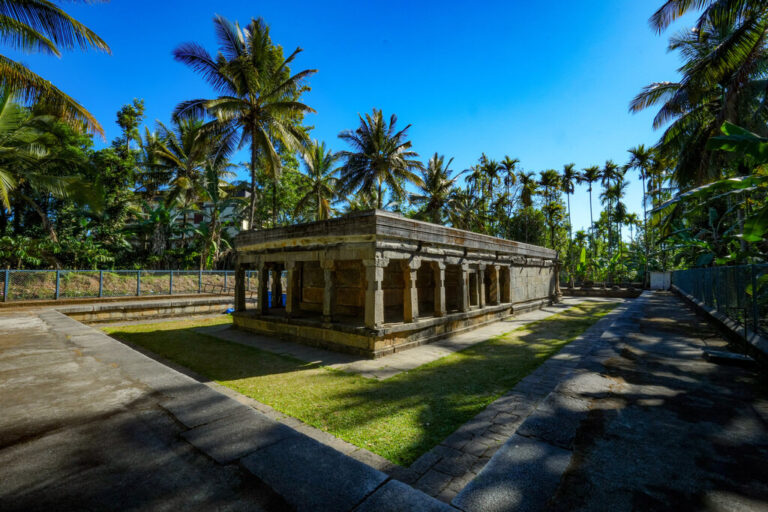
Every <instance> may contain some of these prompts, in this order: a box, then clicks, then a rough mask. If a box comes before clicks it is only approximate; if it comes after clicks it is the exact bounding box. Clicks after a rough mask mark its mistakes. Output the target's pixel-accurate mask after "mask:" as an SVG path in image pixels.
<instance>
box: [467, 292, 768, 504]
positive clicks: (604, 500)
mask: <svg viewBox="0 0 768 512" xmlns="http://www.w3.org/2000/svg"><path fill="white" fill-rule="evenodd" d="M592 334H593V340H592V343H591V344H592V349H591V350H590V352H589V353H588V355H586V356H584V357H581V358H580V360H579V364H578V365H577V366H576V367H575V368H574V369H573V370H572V371H571V372H569V373H568V374H567V375H566V376H565V378H564V379H563V381H562V382H561V383H560V384H559V385H558V386H557V387H556V389H555V390H554V391H553V392H552V393H550V394H549V395H548V396H547V397H546V398H545V399H544V400H543V401H542V402H541V403H540V404H539V405H538V406H537V407H536V408H535V410H534V411H533V413H532V414H530V416H528V418H527V419H526V420H525V421H524V422H523V423H522V424H521V425H520V426H519V427H518V428H517V430H516V431H515V432H514V433H512V435H511V437H510V438H509V439H508V440H507V441H506V442H505V443H504V445H503V446H502V447H501V448H500V449H499V450H497V451H496V452H495V454H494V455H493V457H492V458H491V460H490V461H489V462H488V464H487V465H486V466H485V467H484V468H483V470H482V471H481V472H480V473H479V475H478V476H477V477H476V478H475V479H473V480H472V481H471V482H470V483H469V484H468V485H467V486H466V487H465V488H464V489H463V490H462V491H461V492H460V493H459V494H458V496H457V497H456V498H455V499H454V500H453V501H452V504H453V505H454V506H456V507H457V508H460V509H462V510H464V511H466V512H473V511H483V512H493V511H506V510H510V511H511V510H545V509H546V510H563V511H572V510H594V511H598V510H611V511H619V512H620V511H630V510H712V511H736V510H739V511H765V510H768V479H767V478H766V472H765V470H766V468H767V467H768V389H767V388H766V381H765V376H764V375H763V376H760V375H759V374H758V373H757V372H756V371H755V370H750V369H744V368H738V367H733V366H719V365H716V364H713V363H710V362H707V361H705V360H704V359H703V358H702V349H704V348H716V349H720V350H723V349H726V350H727V349H729V348H732V347H729V345H728V343H727V342H726V341H725V340H723V339H722V338H721V337H720V336H719V335H718V333H717V332H715V331H714V330H713V329H712V328H711V327H710V326H709V325H708V324H707V323H705V322H704V321H702V320H701V319H700V318H698V317H697V316H696V315H695V314H694V313H693V312H692V311H691V310H690V309H689V308H688V307H687V306H686V305H685V304H684V303H683V302H682V301H681V300H680V299H679V298H677V297H675V296H673V295H671V294H669V293H650V292H646V293H644V294H643V296H642V297H641V298H640V299H637V300H636V301H634V302H633V303H632V304H631V306H629V308H628V309H627V311H626V312H624V313H623V314H622V315H621V316H620V317H619V318H617V319H616V320H615V321H614V322H612V324H611V325H610V326H609V327H608V328H607V329H605V330H604V332H602V333H592Z"/></svg>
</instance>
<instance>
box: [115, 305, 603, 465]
mask: <svg viewBox="0 0 768 512" xmlns="http://www.w3.org/2000/svg"><path fill="white" fill-rule="evenodd" d="M615 306H616V304H615V303H584V304H581V305H579V306H575V307H572V308H570V309H568V310H566V311H564V312H562V313H559V314H556V315H553V316H551V317H548V318H547V319H545V320H540V321H537V322H533V323H531V324H528V325H526V326H523V327H520V328H518V329H516V330H514V331H511V332H509V333H506V334H504V335H502V336H498V337H496V338H493V339H490V340H488V341H485V342H483V343H479V344H477V345H474V346H472V347H470V348H468V349H466V350H463V351H461V352H456V353H454V354H451V355H449V356H447V357H444V358H442V359H439V360H437V361H433V362H432V363H429V364H426V365H423V366H420V367H419V368H416V369H414V370H411V371H408V372H404V373H401V374H399V375H396V376H395V377H392V378H390V379H387V380H383V381H379V380H375V379H368V378H364V377H361V376H360V375H356V374H350V373H345V372H341V371H335V370H331V369H328V368H325V367H322V366H319V365H317V364H310V363H305V362H303V361H298V360H296V359H292V358H289V357H285V356H280V355H276V354H272V353H270V352H265V351H261V350H257V349H254V348H251V347H246V346H243V345H239V344H236V343H231V342H227V341H223V340H220V339H218V338H215V337H212V336H209V335H205V334H201V333H198V332H195V331H193V330H192V329H193V328H195V327H200V326H203V325H213V324H216V323H219V324H220V323H227V322H230V321H231V320H230V319H228V318H223V319H213V320H189V321H174V322H166V323H155V324H139V325H128V326H119V327H111V328H107V329H105V331H106V332H108V333H109V334H111V335H112V336H114V337H116V338H119V339H123V340H126V341H128V342H130V343H135V344H137V345H140V346H142V347H144V348H146V349H148V350H150V351H152V352H154V353H156V354H158V355H160V356H162V357H165V358H167V359H170V360H172V361H175V362H176V363H178V364H181V365H183V366H186V367H188V368H190V369H192V370H194V371H195V372H197V373H200V374H202V375H204V376H206V377H207V378H210V379H211V380H214V381H216V382H218V383H220V384H222V385H224V386H228V387H230V388H232V389H234V390H235V391H238V392H239V393H242V394H244V395H247V396H250V397H252V398H254V399H256V400H258V401H260V402H262V403H265V404H268V405H270V406H271V407H273V408H275V409H277V410H278V411H280V412H283V413H285V414H288V415H290V416H293V417H295V418H298V419H299V420H301V421H303V422H305V423H307V424H309V425H312V426H314V427H317V428H320V429H322V430H325V431H327V432H330V433H331V434H333V435H334V436H336V437H339V438H341V439H344V440H346V441H348V442H350V443H353V444H355V445H357V446H360V447H362V448H366V449H368V450H370V451H372V452H374V453H377V454H379V455H381V456H382V457H385V458H387V459H389V460H390V461H392V462H395V463H397V464H400V465H404V466H407V465H409V464H411V463H412V462H413V461H414V460H416V459H417V458H418V457H419V456H420V455H421V454H423V453H424V452H426V451H428V450H429V449H431V448H432V447H433V446H435V445H436V444H438V443H440V442H441V441H442V440H443V439H445V437H447V436H448V435H449V434H451V433H452V432H453V431H454V430H456V429H457V428H458V427H460V426H461V425H462V424H463V423H465V422H467V421H468V420H470V419H471V418H472V417H473V416H475V415H476V414H478V413H479V412H480V411H482V410H483V409H484V408H485V407H486V406H488V404H490V403H491V402H493V401H494V400H496V399H497V398H499V397H500V396H501V395H503V394H504V393H506V392H507V391H509V390H510V389H511V388H513V387H514V386H515V384H516V383H517V382H518V381H519V380H520V379H522V378H523V377H525V376H526V375H527V374H529V373H530V372H531V371H533V370H534V369H535V368H536V367H538V366H539V365H540V364H541V363H543V362H544V361H545V360H546V359H547V358H548V357H550V356H552V355H553V354H555V353H556V352H557V351H558V350H559V349H560V348H561V347H563V345H565V344H567V343H568V342H570V341H571V340H573V339H574V338H575V337H576V336H578V335H579V334H581V333H582V332H583V331H584V330H586V329H587V328H588V327H589V326H591V325H592V324H594V323H595V322H596V321H597V320H598V319H599V318H600V317H602V316H603V315H605V314H607V313H608V312H609V311H610V310H612V309H613V308H614V307H615Z"/></svg>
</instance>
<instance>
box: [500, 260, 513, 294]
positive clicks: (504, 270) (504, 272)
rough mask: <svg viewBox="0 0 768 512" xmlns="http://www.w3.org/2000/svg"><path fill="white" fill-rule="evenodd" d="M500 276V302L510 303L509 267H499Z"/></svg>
mask: <svg viewBox="0 0 768 512" xmlns="http://www.w3.org/2000/svg"><path fill="white" fill-rule="evenodd" d="M500 275H501V276H503V277H504V279H502V280H501V302H504V303H509V302H512V269H511V268H510V267H509V265H503V266H502V267H501V274H500Z"/></svg>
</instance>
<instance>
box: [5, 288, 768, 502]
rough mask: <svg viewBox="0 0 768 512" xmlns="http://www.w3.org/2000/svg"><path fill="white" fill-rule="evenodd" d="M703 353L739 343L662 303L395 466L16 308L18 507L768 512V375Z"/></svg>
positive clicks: (12, 405)
mask: <svg viewBox="0 0 768 512" xmlns="http://www.w3.org/2000/svg"><path fill="white" fill-rule="evenodd" d="M705 347H710V348H717V349H721V350H722V349H726V350H728V349H732V348H733V347H731V346H729V344H728V343H727V342H725V341H724V340H723V339H722V338H721V337H720V336H719V335H718V334H717V333H716V332H715V331H714V330H712V329H711V328H710V327H709V325H708V324H706V323H705V322H703V321H701V320H700V319H699V318H697V317H696V316H695V315H694V314H693V313H692V311H691V310H690V309H689V308H688V307H687V306H686V305H685V304H684V303H683V302H682V301H681V300H680V299H678V298H676V297H674V296H672V295H670V294H664V293H645V294H644V295H643V296H642V297H641V298H640V299H636V300H634V301H628V302H625V303H624V304H622V305H621V306H619V307H618V308H617V309H616V310H614V311H613V312H612V313H610V314H609V315H607V316H606V317H604V318H603V319H601V320H600V321H599V322H598V323H597V324H595V325H594V326H593V327H592V328H590V329H589V330H587V331H586V332H585V333H584V334H583V335H582V336H580V337H579V338H578V339H577V340H576V341H574V342H572V343H570V344H569V345H567V346H566V347H564V348H563V350H561V351H560V352H559V353H558V354H557V355H555V356H553V357H552V358H550V359H549V360H547V361H546V362H545V363H544V364H543V365H542V366H540V367H539V368H538V369H537V370H536V371H534V372H533V373H532V374H530V375H529V376H528V377H526V378H525V379H523V380H522V381H521V382H520V383H519V384H518V385H517V386H516V387H515V388H514V389H513V390H512V391H510V392H509V393H508V394H507V395H505V396H504V397H502V398H500V399H499V400H497V401H496V402H494V403H493V404H491V405H490V406H489V407H488V408H487V409H486V410H484V411H483V412H481V413H480V414H479V415H478V416H477V417H475V418H474V419H472V420H471V421H470V422H468V423H467V424H465V425H463V426H462V427H460V428H459V429H458V430H457V431H456V432H455V433H453V434H452V435H451V436H449V437H448V438H447V439H445V440H444V441H443V443H441V444H440V445H439V446H437V447H436V448H435V449H433V450H431V451H430V452H428V453H427V454H425V455H424V456H422V457H421V458H420V459H418V460H417V461H416V462H415V463H414V464H412V465H411V466H410V467H409V468H399V467H397V466H394V465H390V466H389V467H387V468H383V467H381V468H380V469H382V470H383V471H380V470H379V469H376V466H377V465H379V463H380V462H381V461H380V460H371V461H365V460H363V462H366V463H362V462H361V456H360V453H363V452H362V451H360V452H358V451H355V450H353V449H352V448H350V447H351V445H349V446H347V445H346V444H345V443H343V442H340V441H338V440H334V438H332V437H331V436H329V435H327V434H325V436H326V438H323V437H322V436H313V435H312V434H313V433H312V432H311V431H304V430H303V428H302V424H301V423H300V422H297V421H296V420H293V419H292V418H283V421H280V422H278V421H275V418H273V417H272V416H271V414H270V413H269V410H268V409H263V410H262V409H260V408H259V406H260V404H258V403H250V402H249V401H248V400H245V399H243V398H242V397H239V396H238V395H236V394H235V393H234V392H229V393H225V394H222V393H220V392H218V391H217V390H216V389H213V387H215V386H207V385H205V384H203V383H201V382H199V381H197V380H195V379H193V378H190V377H189V376H187V375H183V374H182V373H179V372H176V371H174V370H173V369H172V368H169V367H168V366H165V365H162V364H160V363H159V362H157V361H155V360H153V359H150V358H148V357H145V356H144V355H142V354H140V353H139V352H137V351H135V350H132V349H130V348H129V347H127V346H126V345H124V344H122V343H119V342H117V341H116V340H113V339H111V338H109V337H108V336H106V335H104V334H103V333H101V332H99V331H96V330H94V329H92V328H90V327H87V326H84V325H82V324H80V323H78V322H76V321H74V320H72V319H70V318H67V317H66V316H64V315H62V314H61V313H58V312H56V311H52V310H48V311H38V312H21V313H15V314H13V315H10V314H0V411H2V414H0V510H3V511H5V510H25V511H26V510H53V509H55V510H83V509H93V510H103V509H116V508H118V509H120V510H126V509H127V510H131V509H133V510H148V509H149V510H177V509H183V510H187V509H193V510H195V509H197V510H209V509H217V510H284V509H299V510H355V511H359V510H365V511H368V510H370V511H384V512H386V511H388V510H392V511H395V510H398V511H399V510H435V511H438V510H444V511H449V510H454V512H455V511H456V510H462V511H464V512H474V511H484V512H485V511H489V512H492V511H506V510H509V511H512V510H568V511H570V510H611V511H614V510H616V511H623V510H627V511H629V510H676V511H677V510H717V511H720V510H722V511H726V510H729V511H730V510H748V511H752V510H754V511H760V510H768V480H766V478H765V468H766V467H767V466H768V387H766V381H765V377H762V380H761V377H760V376H759V374H757V373H756V371H755V370H751V369H745V368H738V367H731V366H718V365H716V364H713V363H710V362H707V361H705V360H704V359H702V357H701V351H702V348H705ZM233 398H235V399H233ZM261 407H262V408H263V407H265V406H261ZM278 419H279V418H278ZM315 437H317V438H318V439H319V442H318V439H316V438H315ZM347 452H351V453H350V456H348V455H347V454H346V453H347ZM356 459H357V460H356ZM363 459H364V458H363ZM379 459H380V458H379ZM372 466H374V467H372ZM422 491H423V492H422ZM430 495H431V496H435V497H437V498H439V500H435V499H433V498H431V497H430Z"/></svg>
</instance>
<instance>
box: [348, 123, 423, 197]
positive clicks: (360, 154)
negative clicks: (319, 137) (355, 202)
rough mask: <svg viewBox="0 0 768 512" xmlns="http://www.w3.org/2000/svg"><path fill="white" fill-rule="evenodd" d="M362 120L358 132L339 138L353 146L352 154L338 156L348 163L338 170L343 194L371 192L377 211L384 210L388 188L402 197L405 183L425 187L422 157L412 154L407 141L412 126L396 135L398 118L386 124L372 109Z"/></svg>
mask: <svg viewBox="0 0 768 512" xmlns="http://www.w3.org/2000/svg"><path fill="white" fill-rule="evenodd" d="M359 117H360V127H359V128H357V129H356V130H355V131H351V130H345V131H343V132H341V133H340V134H339V138H340V139H341V140H343V141H345V142H347V143H348V144H349V145H350V146H352V150H351V151H340V152H339V157H341V158H343V159H344V160H345V162H344V164H343V165H342V166H341V168H340V169H339V172H340V174H341V188H342V190H343V191H344V193H347V194H355V193H357V192H359V191H366V192H367V191H370V192H372V193H375V195H376V208H382V206H383V204H384V201H383V198H384V190H385V186H386V187H388V188H389V189H390V191H391V192H392V194H393V195H396V196H400V197H402V196H404V195H405V190H404V188H403V183H404V182H410V183H413V184H414V185H416V186H419V187H420V186H422V185H424V182H423V181H422V180H421V178H420V177H419V176H418V175H417V174H416V171H419V170H421V169H422V168H423V166H422V164H421V162H419V161H418V160H416V157H418V156H419V155H418V154H417V153H416V152H415V151H412V150H411V142H410V141H409V140H407V138H406V136H407V132H408V129H409V128H410V127H411V125H408V126H406V127H405V128H403V129H402V130H400V131H395V130H396V129H395V124H396V123H397V116H396V115H394V114H392V116H391V117H390V118H389V122H387V121H386V119H384V115H383V114H382V112H381V110H377V109H373V114H372V115H371V114H366V115H365V117H363V116H362V115H360V116H359Z"/></svg>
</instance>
